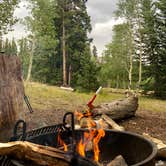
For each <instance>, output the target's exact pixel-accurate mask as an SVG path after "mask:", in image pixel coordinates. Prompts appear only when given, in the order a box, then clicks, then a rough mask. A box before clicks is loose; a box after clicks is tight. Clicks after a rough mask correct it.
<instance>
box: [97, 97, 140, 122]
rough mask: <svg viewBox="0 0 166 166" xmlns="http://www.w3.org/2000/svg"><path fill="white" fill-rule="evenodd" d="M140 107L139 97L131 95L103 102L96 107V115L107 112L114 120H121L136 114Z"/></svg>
mask: <svg viewBox="0 0 166 166" xmlns="http://www.w3.org/2000/svg"><path fill="white" fill-rule="evenodd" d="M137 108H138V97H136V96H130V97H127V98H125V99H122V100H116V101H113V102H111V103H103V104H101V105H99V106H97V107H95V108H94V112H95V114H96V115H102V114H106V115H108V116H110V117H111V118H112V119H113V120H121V119H125V118H129V117H132V116H134V115H135V112H136V110H137Z"/></svg>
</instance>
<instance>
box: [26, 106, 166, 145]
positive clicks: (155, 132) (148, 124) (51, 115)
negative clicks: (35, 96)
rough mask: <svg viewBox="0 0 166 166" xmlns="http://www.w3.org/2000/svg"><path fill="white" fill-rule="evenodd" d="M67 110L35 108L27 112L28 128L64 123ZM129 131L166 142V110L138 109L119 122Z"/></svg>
mask: <svg viewBox="0 0 166 166" xmlns="http://www.w3.org/2000/svg"><path fill="white" fill-rule="evenodd" d="M65 112H66V111H65V110H60V109H59V110H46V111H40V110H35V111H34V113H32V114H30V113H28V112H27V113H26V119H25V120H26V122H27V125H28V130H32V129H34V128H41V127H43V126H46V125H54V124H58V123H62V119H63V115H64V114H65ZM119 123H120V124H121V125H122V126H124V127H125V129H126V130H127V131H131V132H135V133H138V134H142V133H148V134H150V135H151V136H153V137H156V138H158V139H161V140H162V141H164V142H165V143H166V112H152V111H146V110H141V111H137V113H136V116H135V117H133V118H130V119H127V120H123V121H122V122H119Z"/></svg>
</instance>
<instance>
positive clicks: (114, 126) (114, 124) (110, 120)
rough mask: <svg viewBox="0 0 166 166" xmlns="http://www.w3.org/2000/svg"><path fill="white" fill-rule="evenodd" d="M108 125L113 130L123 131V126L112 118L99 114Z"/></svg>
mask: <svg viewBox="0 0 166 166" xmlns="http://www.w3.org/2000/svg"><path fill="white" fill-rule="evenodd" d="M101 117H102V118H103V119H104V120H105V121H106V122H107V123H108V124H109V125H111V127H112V128H113V129H115V130H119V131H124V127H122V126H120V125H118V124H117V123H116V122H115V121H114V120H112V119H111V118H110V117H109V116H107V115H105V114H103V115H102V116H101Z"/></svg>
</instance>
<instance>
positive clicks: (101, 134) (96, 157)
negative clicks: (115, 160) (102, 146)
mask: <svg viewBox="0 0 166 166" xmlns="http://www.w3.org/2000/svg"><path fill="white" fill-rule="evenodd" d="M104 136H105V131H104V130H103V129H99V130H98V134H97V136H96V137H95V138H94V139H93V145H94V160H95V161H99V153H100V150H99V145H98V144H99V141H100V139H101V138H102V137H104Z"/></svg>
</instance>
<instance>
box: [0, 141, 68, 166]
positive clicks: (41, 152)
mask: <svg viewBox="0 0 166 166" xmlns="http://www.w3.org/2000/svg"><path fill="white" fill-rule="evenodd" d="M0 155H1V156H4V155H5V156H10V157H12V158H15V159H18V160H23V161H24V160H29V161H33V162H34V163H35V164H38V165H51V166H69V162H70V157H69V156H66V154H65V152H63V151H61V150H59V149H56V148H53V147H48V146H42V145H37V144H33V143H30V142H26V141H25V142H23V141H16V142H9V143H0Z"/></svg>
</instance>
